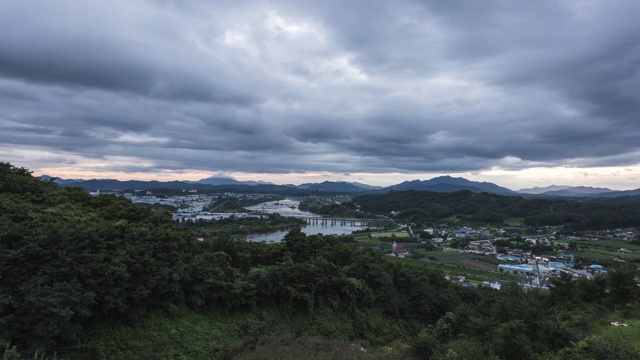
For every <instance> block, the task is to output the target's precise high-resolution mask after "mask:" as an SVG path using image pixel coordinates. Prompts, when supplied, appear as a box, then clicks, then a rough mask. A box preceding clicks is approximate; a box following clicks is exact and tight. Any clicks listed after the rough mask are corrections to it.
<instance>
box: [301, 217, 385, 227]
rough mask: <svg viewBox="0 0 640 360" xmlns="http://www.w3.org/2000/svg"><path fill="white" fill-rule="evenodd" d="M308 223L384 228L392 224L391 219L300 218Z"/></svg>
mask: <svg viewBox="0 0 640 360" xmlns="http://www.w3.org/2000/svg"><path fill="white" fill-rule="evenodd" d="M300 218H301V219H304V220H306V221H307V223H308V224H311V225H315V224H320V225H342V226H360V227H362V226H368V227H382V226H384V225H386V224H389V223H392V222H393V220H391V219H358V218H352V219H349V218H326V217H311V216H309V217H300Z"/></svg>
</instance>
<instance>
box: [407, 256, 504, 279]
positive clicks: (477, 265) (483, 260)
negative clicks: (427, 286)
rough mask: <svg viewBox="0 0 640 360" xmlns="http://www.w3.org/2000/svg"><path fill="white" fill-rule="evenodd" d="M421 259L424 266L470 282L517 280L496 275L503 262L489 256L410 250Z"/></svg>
mask: <svg viewBox="0 0 640 360" xmlns="http://www.w3.org/2000/svg"><path fill="white" fill-rule="evenodd" d="M412 252H415V253H416V254H418V256H420V257H422V256H424V258H422V259H421V260H420V261H421V262H422V263H423V264H426V266H429V267H434V268H439V269H441V270H442V271H444V272H446V273H448V274H451V275H457V276H466V277H467V278H469V279H472V280H478V281H485V280H494V279H500V280H517V277H515V276H512V275H506V274H503V273H498V272H497V269H498V264H504V263H505V262H504V261H501V260H498V259H496V258H493V257H490V256H483V255H479V254H474V253H463V252H459V251H454V250H449V251H426V250H412Z"/></svg>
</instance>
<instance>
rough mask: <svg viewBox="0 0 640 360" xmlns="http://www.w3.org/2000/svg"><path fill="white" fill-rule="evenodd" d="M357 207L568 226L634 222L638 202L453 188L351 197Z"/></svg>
mask: <svg viewBox="0 0 640 360" xmlns="http://www.w3.org/2000/svg"><path fill="white" fill-rule="evenodd" d="M353 202H354V203H355V204H357V205H360V206H361V208H360V209H361V210H362V211H366V212H371V213H376V214H382V215H389V214H390V213H391V212H399V214H398V215H397V217H398V218H399V219H402V220H406V221H409V220H410V221H414V222H443V221H445V220H447V219H449V220H450V219H451V218H452V217H456V218H457V219H460V220H462V221H464V222H466V223H470V224H472V223H476V224H488V225H489V224H490V225H502V224H504V222H505V221H506V220H507V219H510V218H522V219H524V221H525V224H527V225H530V226H544V225H564V226H566V227H568V228H572V229H596V228H599V229H605V228H606V229H611V228H620V227H622V228H624V227H635V226H638V225H640V204H623V205H617V204H601V203H586V202H579V201H573V200H544V199H523V198H521V197H518V196H502V195H495V194H488V193H480V194H476V193H472V192H469V191H458V192H454V193H436V192H428V191H394V192H390V193H388V194H383V195H362V196H358V197H356V198H354V199H353Z"/></svg>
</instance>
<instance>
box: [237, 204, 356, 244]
mask: <svg viewBox="0 0 640 360" xmlns="http://www.w3.org/2000/svg"><path fill="white" fill-rule="evenodd" d="M298 206H300V201H297V200H291V199H285V200H280V201H270V202H265V203H261V204H258V205H254V206H250V207H247V208H246V209H247V210H251V211H254V212H255V211H259V212H263V213H265V214H280V215H282V216H293V217H305V218H318V219H321V216H320V215H317V214H313V213H310V212H306V211H302V210H300V209H298ZM366 227H367V226H366V225H362V224H352V223H350V222H346V223H345V222H341V221H335V222H332V221H326V222H322V221H309V224H308V225H306V226H303V227H302V232H304V233H305V234H307V235H315V234H322V235H345V234H351V232H352V231H354V230H361V229H364V228H366ZM288 232H289V231H287V230H285V231H276V232H272V233H266V234H249V235H247V241H252V242H263V241H264V242H268V243H272V242H280V241H282V239H283V238H284V236H285V235H287V233H288Z"/></svg>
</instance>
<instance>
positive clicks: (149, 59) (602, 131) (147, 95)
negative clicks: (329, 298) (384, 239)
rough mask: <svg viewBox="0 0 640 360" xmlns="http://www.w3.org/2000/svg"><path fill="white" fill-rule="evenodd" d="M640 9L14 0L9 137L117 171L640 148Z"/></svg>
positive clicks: (1, 45)
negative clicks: (91, 161)
mask: <svg viewBox="0 0 640 360" xmlns="http://www.w3.org/2000/svg"><path fill="white" fill-rule="evenodd" d="M638 12H640V4H638V3H637V2H634V1H624V0H623V1H616V2H614V3H611V2H605V1H603V0H602V1H599V0H594V1H588V2H584V1H566V2H556V1H535V2H531V1H511V2H504V1H483V2H469V1H446V2H443V1H426V2H425V1H417V0H416V1H411V0H403V1H395V2H389V1H382V0H366V1H365V0H359V1H356V0H353V1H347V2H344V1H339V2H338V1H322V2H318V1H262V2H242V1H233V2H229V1H217V2H216V1H187V2H172V1H114V2H104V3H103V2H77V1H56V2H46V1H28V0H27V1H24V0H20V1H18V0H8V1H3V2H2V3H0V24H2V25H0V27H1V28H2V31H0V144H1V145H2V147H3V149H4V150H3V151H2V152H1V153H2V154H5V156H7V157H9V158H8V159H4V160H6V161H14V160H15V159H20V160H23V162H24V161H26V160H25V159H28V157H29V156H35V155H33V154H34V153H37V152H40V153H42V155H40V156H38V157H37V158H38V160H37V161H36V160H34V161H33V165H30V164H29V163H27V164H26V165H27V166H46V165H47V164H51V166H55V165H56V164H65V165H72V164H74V163H76V162H77V159H79V158H84V159H89V160H91V159H93V160H95V161H96V162H101V163H105V166H104V167H103V168H104V169H105V170H111V171H114V170H118V171H157V170H175V171H182V170H211V171H228V172H232V171H242V172H250V173H251V172H266V173H295V172H334V173H355V172H368V173H376V172H453V171H477V170H483V169H490V168H493V167H503V168H511V169H518V168H526V167H529V166H533V165H536V166H561V165H570V166H577V167H580V166H585V167H586V166H612V165H632V164H637V163H638V158H637V154H638V152H640V142H639V141H638V140H637V139H638V138H640V126H638V124H637V122H638V119H640V74H639V72H638V69H640V25H638V22H637V20H636V16H635V14H637V13H638ZM25 153H26V154H30V155H24V154H25ZM18 154H22V155H18ZM114 158H115V159H127V158H130V159H131V163H130V164H127V163H126V161H124V160H121V161H119V162H117V161H116V162H114V163H113V164H110V163H109V162H110V161H111V159H114ZM34 159H35V158H34ZM27 162H28V161H27Z"/></svg>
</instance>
